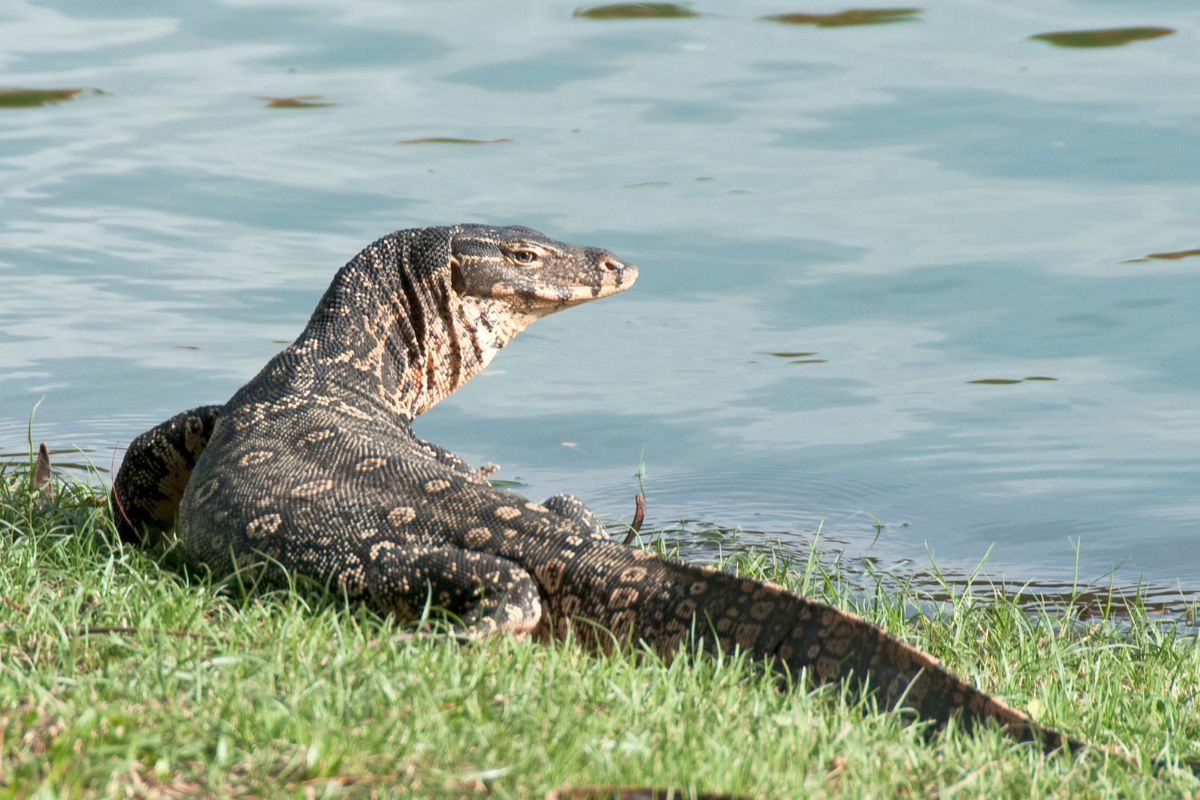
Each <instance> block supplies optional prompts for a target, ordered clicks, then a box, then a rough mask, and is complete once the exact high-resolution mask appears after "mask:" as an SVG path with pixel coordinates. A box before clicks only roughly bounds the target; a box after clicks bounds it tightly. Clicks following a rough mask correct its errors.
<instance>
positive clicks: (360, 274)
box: [285, 239, 535, 422]
mask: <svg viewBox="0 0 1200 800" xmlns="http://www.w3.org/2000/svg"><path fill="white" fill-rule="evenodd" d="M409 244H410V243H409V242H407V241H403V240H402V241H399V242H392V241H389V240H386V239H385V240H381V241H380V242H376V243H375V244H374V245H372V246H371V247H369V248H367V249H366V250H364V251H363V252H362V253H361V254H360V255H359V256H358V257H357V258H355V259H354V260H353V261H351V262H350V263H349V264H347V265H346V266H345V267H343V268H342V269H341V271H339V272H338V274H337V276H336V277H335V278H334V280H333V283H332V284H331V285H330V287H329V289H328V291H327V292H326V293H325V296H324V297H323V298H322V299H321V302H320V304H319V305H318V306H317V309H316V311H315V312H314V313H313V316H312V319H311V320H310V321H309V324H308V326H307V327H306V328H305V330H304V332H303V333H302V334H301V335H300V337H299V338H298V339H297V340H296V342H295V343H294V344H293V345H292V346H291V347H290V348H288V350H289V351H294V354H295V355H296V356H298V357H299V358H300V359H301V361H302V362H308V365H309V366H311V367H314V369H312V371H311V372H310V373H309V374H311V375H313V376H314V385H313V390H314V391H315V392H316V393H318V394H321V395H324V396H327V397H334V396H337V397H338V399H340V400H341V401H343V402H344V403H346V404H347V405H349V406H352V407H354V408H358V409H359V410H361V411H363V412H365V413H368V414H372V415H378V414H379V413H381V412H383V413H386V414H390V415H395V416H398V417H400V418H401V419H402V420H404V421H405V422H411V421H412V419H413V418H414V417H416V416H417V415H418V414H422V413H424V412H425V411H428V410H429V409H430V408H432V407H433V406H434V405H435V404H437V403H438V402H439V401H441V400H442V399H443V398H445V397H447V396H448V395H450V394H451V393H453V392H454V391H455V390H456V389H458V388H459V387H460V386H462V385H463V384H464V383H466V382H467V381H468V380H470V379H471V378H472V377H474V376H475V375H477V374H478V373H479V372H480V371H481V370H483V368H484V367H486V366H487V365H488V364H489V363H490V362H491V360H492V358H494V357H495V355H496V353H498V352H499V351H500V349H501V348H503V347H504V346H505V345H506V344H508V342H510V341H511V340H512V339H513V337H515V336H516V335H517V334H518V333H520V332H521V331H522V330H523V329H524V328H525V327H526V326H528V325H529V324H530V323H531V322H533V320H534V319H535V317H533V316H527V315H522V314H519V313H516V312H514V310H513V309H512V307H511V306H509V305H506V304H503V303H502V302H500V301H497V300H489V299H482V298H476V297H470V296H463V295H461V294H459V293H458V292H457V291H455V289H454V286H453V278H452V272H451V270H450V269H448V268H447V269H441V270H426V269H422V268H421V266H422V265H421V264H419V263H415V262H417V261H418V260H419V259H415V258H413V257H412V256H411V255H410V253H409ZM397 250H398V252H397ZM285 352H287V351H285ZM316 367H319V368H316ZM304 371H305V372H307V370H304ZM318 376H319V377H318Z"/></svg>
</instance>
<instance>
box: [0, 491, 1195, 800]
mask: <svg viewBox="0 0 1200 800" xmlns="http://www.w3.org/2000/svg"><path fill="white" fill-rule="evenodd" d="M56 488H57V493H56V496H55V498H54V499H53V500H52V501H47V500H46V498H45V497H44V496H43V494H42V493H39V492H37V491H35V490H34V489H33V487H32V485H31V479H30V473H29V472H28V470H26V469H24V468H20V469H14V468H11V467H10V468H7V469H0V797H32V796H39V797H42V796H46V797H52V796H70V797H113V796H164V797H177V796H214V795H215V796H240V795H256V796H270V797H274V796H283V797H290V796H297V797H299V796H303V797H314V796H316V797H342V796H364V797H366V796H398V797H501V798H508V797H512V798H531V797H544V796H550V793H551V792H552V791H554V790H556V789H562V788H564V787H573V786H597V785H600V786H618V785H640V786H677V787H685V789H686V791H685V793H684V794H683V795H682V796H684V797H687V796H698V795H699V794H700V793H702V792H718V791H719V792H729V793H734V794H739V795H745V796H751V797H770V798H775V797H778V798H792V797H865V796H879V797H926V796H931V795H934V794H936V795H939V796H944V797H950V796H968V797H983V796H989V797H990V796H1020V797H1031V796H1034V797H1067V796H1087V797H1098V796H1110V797H1149V796H1155V797H1157V796H1172V795H1178V796H1188V795H1194V794H1195V793H1196V792H1198V791H1200V781H1198V780H1197V779H1196V778H1195V777H1194V776H1193V775H1192V774H1191V773H1190V772H1188V771H1186V770H1182V769H1155V767H1154V766H1153V765H1152V763H1151V760H1152V759H1154V758H1165V759H1167V760H1173V759H1179V758H1191V759H1197V758H1200V745H1198V744H1197V743H1196V742H1197V741H1198V739H1200V711H1198V710H1197V693H1198V691H1200V648H1198V646H1197V641H1196V639H1195V637H1194V636H1192V635H1185V634H1184V633H1182V632H1180V631H1179V630H1178V629H1176V628H1174V627H1171V626H1166V625H1163V624H1162V623H1161V622H1158V623H1156V622H1153V621H1152V620H1150V618H1149V616H1148V614H1146V613H1145V611H1144V609H1142V607H1141V606H1140V605H1139V603H1138V602H1137V600H1136V598H1133V599H1132V600H1131V599H1130V598H1125V599H1124V604H1123V606H1122V608H1125V609H1128V617H1127V618H1124V619H1123V620H1121V624H1119V625H1118V624H1115V622H1116V621H1114V620H1100V621H1099V622H1089V623H1087V624H1084V623H1082V622H1081V621H1080V620H1079V619H1078V618H1077V617H1076V616H1074V615H1073V614H1072V612H1070V611H1069V610H1067V611H1062V610H1059V611H1056V612H1055V613H1054V614H1053V615H1051V614H1031V613H1030V610H1029V608H1028V606H1027V605H1018V604H1017V603H1015V602H1013V601H1011V600H1008V599H1005V598H1003V597H997V596H992V595H990V594H988V593H987V592H981V591H979V590H978V589H969V590H968V591H965V592H956V593H955V596H954V598H953V600H952V602H951V603H950V604H949V605H948V607H947V612H946V613H945V614H942V615H939V616H937V617H936V618H932V619H931V618H928V617H925V616H920V615H918V616H913V615H912V614H911V609H912V608H913V607H914V605H918V604H919V601H920V599H921V598H918V597H915V596H913V595H912V593H911V591H910V590H906V589H903V588H901V589H883V588H878V589H876V590H875V591H874V592H873V593H868V594H867V595H865V596H864V595H863V594H862V593H859V592H853V593H852V592H851V591H850V590H849V589H848V588H847V585H848V584H847V582H846V581H845V580H843V576H842V575H841V574H840V573H838V572H837V571H836V570H835V569H831V568H829V567H828V566H824V565H822V564H821V563H820V561H819V560H817V559H816V558H811V559H810V560H809V561H808V562H807V563H803V564H791V563H787V562H784V561H781V560H779V559H778V558H776V557H775V556H772V555H771V554H769V553H757V554H751V555H748V556H737V557H734V558H731V559H729V560H727V561H725V562H724V565H723V566H724V568H725V569H728V570H735V571H737V572H740V573H742V574H745V575H750V576H754V577H759V578H765V579H769V580H774V581H778V582H781V583H785V584H787V585H789V586H791V587H792V588H794V589H797V590H799V591H803V592H805V593H806V594H809V595H810V596H814V597H816V598H819V599H821V600H824V601H826V602H830V603H833V604H836V605H838V606H841V607H844V608H849V609H851V610H854V611H856V612H858V613H861V614H863V615H865V616H866V617H868V618H870V619H872V620H874V621H876V622H878V623H880V624H882V625H883V626H885V627H886V628H887V629H888V630H890V631H892V632H894V633H896V634H898V635H899V636H901V637H903V638H905V639H906V640H908V641H910V642H912V643H914V644H916V645H917V646H919V647H922V648H925V649H927V650H929V651H930V652H932V653H933V654H934V655H936V656H937V657H938V658H941V659H942V660H943V661H945V662H947V664H948V666H949V667H951V668H952V669H954V670H956V671H958V672H959V673H960V674H963V675H965V676H967V677H969V678H970V679H971V680H973V681H975V682H976V683H978V684H980V685H982V686H984V687H985V688H986V689H988V690H989V691H991V692H993V693H994V694H996V695H998V696H999V697H1001V698H1003V699H1004V700H1006V701H1007V702H1009V703H1011V704H1013V705H1015V706H1017V707H1019V708H1023V709H1025V710H1028V711H1029V712H1030V713H1032V714H1033V715H1034V716H1035V717H1036V718H1037V719H1039V720H1042V721H1044V722H1046V723H1049V724H1053V725H1056V726H1060V727H1062V728H1064V729H1066V730H1068V731H1070V732H1072V733H1073V734H1075V735H1077V736H1078V737H1080V738H1083V739H1086V740H1088V741H1090V742H1092V743H1095V744H1097V745H1103V746H1106V747H1108V748H1110V749H1111V750H1114V751H1117V752H1119V753H1123V754H1125V755H1127V756H1128V759H1123V758H1116V757H1112V756H1109V755H1106V754H1104V753H1101V752H1098V751H1097V752H1087V753H1083V754H1080V755H1077V756H1075V757H1071V756H1067V755H1057V756H1049V757H1047V756H1044V755H1043V754H1041V753H1040V752H1038V751H1036V750H1035V749H1033V748H1031V747H1028V746H1023V745H1019V744H1015V743H1013V742H1012V741H1010V740H1008V739H1007V738H1006V737H1004V736H1003V735H1001V734H1000V733H999V732H998V731H995V730H990V731H984V732H982V733H978V734H976V735H970V736H967V735H962V734H961V733H956V732H955V731H953V730H951V731H950V732H949V733H947V734H946V735H940V736H934V737H932V738H927V737H926V736H925V735H924V731H923V728H922V727H921V726H917V725H909V724H906V723H905V722H904V720H903V718H902V717H901V716H900V715H898V714H895V713H882V712H878V711H875V710H873V709H871V708H870V707H869V704H868V703H864V702H863V701H862V699H861V698H857V697H854V696H852V695H850V694H849V693H847V692H845V691H843V690H840V689H838V688H837V687H826V688H824V689H821V690H818V691H815V692H809V691H802V690H793V691H790V692H782V691H779V690H778V689H777V688H776V685H775V682H774V681H773V680H772V678H771V677H770V675H769V674H767V673H766V671H764V670H763V669H762V668H761V667H760V666H757V665H755V664H753V663H749V662H746V661H744V660H742V659H738V658H716V657H697V658H692V659H677V660H675V661H674V662H673V663H671V664H664V663H662V662H661V661H659V660H658V659H656V658H654V657H652V656H649V655H647V654H644V653H629V652H617V653H613V654H609V655H592V654H588V653H585V652H583V651H582V650H580V649H579V648H578V647H575V646H573V645H572V644H570V643H555V644H551V645H538V644H534V643H532V642H527V641H516V640H513V639H511V638H507V637H499V638H496V639H494V640H492V641H487V642H476V643H467V644H463V643H459V642H456V641H454V640H451V639H448V638H446V637H441V636H436V635H416V636H414V635H409V634H408V633H406V632H405V631H404V630H403V629H401V628H400V627H399V626H397V625H396V624H395V623H393V622H392V621H390V620H386V619H380V618H378V617H377V616H375V615H373V614H371V613H369V612H367V611H366V610H364V609H362V608H358V607H351V606H346V605H345V604H343V603H340V602H338V601H337V600H336V599H324V600H320V599H317V600H315V601H314V599H313V598H312V597H311V596H310V595H305V594H303V593H290V592H270V593H244V592H236V591H229V590H228V587H221V586H216V585H214V584H213V583H212V582H211V581H209V580H208V579H206V578H204V577H203V576H200V577H197V576H195V575H185V574H180V573H179V572H178V571H174V570H171V569H168V568H167V567H166V566H165V560H164V559H163V558H161V557H159V558H157V559H156V558H153V557H151V556H148V555H146V554H144V553H142V552H140V551H138V550H135V549H133V548H129V547H126V546H123V545H122V544H121V543H120V542H119V540H118V539H117V538H116V536H115V534H114V531H113V527H112V520H111V517H110V514H109V510H108V508H107V506H105V505H104V504H103V500H102V493H103V488H102V485H101V483H100V481H99V480H98V479H93V480H92V482H91V483H86V482H79V481H67V482H64V483H59V484H58V486H57V487H56ZM660 547H661V545H660ZM596 796H607V795H596Z"/></svg>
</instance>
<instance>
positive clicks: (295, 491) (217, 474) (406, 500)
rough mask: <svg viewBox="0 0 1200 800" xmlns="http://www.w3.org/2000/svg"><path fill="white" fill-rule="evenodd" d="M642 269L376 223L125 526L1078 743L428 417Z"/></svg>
mask: <svg viewBox="0 0 1200 800" xmlns="http://www.w3.org/2000/svg"><path fill="white" fill-rule="evenodd" d="M637 276H638V269H637V267H635V266H634V265H632V264H629V263H626V262H624V261H621V260H620V259H618V258H617V257H616V256H615V255H613V254H612V253H611V252H609V251H607V250H602V249H599V248H592V247H581V246H577V245H571V244H565V243H563V242H558V241H555V240H553V239H551V238H549V237H547V236H545V235H543V234H541V233H538V232H536V231H533V230H530V229H528V228H520V227H507V228H505V227H488V226H482V225H455V226H450V227H430V228H421V229H411V230H402V231H397V232H395V233H393V234H390V235H388V236H385V237H383V238H381V239H379V240H378V241H376V242H374V243H373V244H371V245H370V246H368V247H367V248H366V249H364V250H363V251H362V252H361V253H359V254H358V256H357V257H355V258H354V259H353V260H351V261H350V262H349V263H348V264H347V265H346V266H344V267H343V268H342V269H341V270H340V271H338V273H337V274H336V275H335V277H334V278H333V282H332V284H331V285H330V286H329V288H328V290H327V291H326V292H325V294H324V296H323V297H322V298H321V301H320V303H319V304H318V305H317V308H316V310H315V311H314V312H313V315H312V317H311V319H310V320H309V322H308V324H307V326H306V327H305V328H304V330H303V331H302V332H301V333H300V335H299V337H298V338H297V339H296V340H295V341H294V342H293V343H292V344H291V345H290V346H288V347H287V348H285V349H284V350H283V351H282V352H280V353H279V354H278V355H276V356H275V357H274V358H273V359H271V360H270V362H268V363H267V365H266V366H265V367H264V368H263V369H262V371H261V372H259V373H258V375H257V376H255V377H254V378H253V379H251V380H250V381H249V382H248V383H247V384H246V385H245V386H243V387H242V388H241V389H239V390H238V391H237V392H236V393H235V394H234V395H233V397H232V398H230V400H229V401H228V402H226V403H224V404H222V405H210V406H202V407H199V408H195V409H191V410H189V411H185V412H183V413H181V414H178V415H176V416H175V417H172V418H171V419H169V420H167V421H166V422H163V423H162V424H160V425H158V426H156V427H154V428H152V429H151V430H149V431H147V432H146V433H144V434H142V435H141V436H139V437H137V438H136V439H134V441H133V442H132V443H131V444H130V446H129V449H128V452H127V454H126V457H125V460H124V462H123V463H122V465H121V469H120V471H119V473H118V475H117V477H116V479H115V481H114V486H113V493H112V497H113V504H114V513H115V515H116V517H117V520H118V529H119V531H120V533H121V536H122V537H123V538H125V539H127V540H129V541H134V542H142V541H145V540H147V539H149V540H161V539H163V538H164V537H168V536H171V535H172V531H174V530H175V525H176V518H177V519H178V543H179V544H180V545H181V546H182V548H183V551H184V553H185V554H186V556H187V557H188V558H189V559H191V560H194V561H196V562H200V563H203V564H206V565H208V567H210V568H211V570H212V571H213V573H214V574H216V575H218V576H221V575H228V574H230V573H231V572H232V571H234V570H239V569H251V568H254V567H256V566H257V567H260V568H261V565H262V564H264V563H266V564H267V565H269V566H268V567H267V568H266V569H267V571H268V572H271V573H273V574H276V575H278V574H279V573H287V574H290V575H292V576H297V577H304V578H308V579H313V580H315V581H318V582H320V583H322V584H324V585H326V586H328V587H330V588H331V589H332V590H334V591H336V592H338V593H342V594H344V595H346V596H348V597H349V598H351V599H353V600H359V601H362V602H365V603H368V604H369V605H370V606H372V607H373V608H375V609H377V610H379V611H381V612H383V613H389V614H395V615H397V616H398V617H400V618H403V619H413V618H416V617H418V616H419V615H420V614H421V613H422V611H423V609H426V608H428V607H429V606H430V605H432V606H436V607H439V608H441V609H445V610H447V611H449V612H452V613H453V615H455V617H456V619H457V620H458V625H459V630H460V631H461V632H462V633H464V634H466V635H471V636H486V635H488V634H492V633H495V632H498V631H508V632H511V633H513V634H516V635H533V636H536V637H541V638H562V637H565V636H566V634H567V632H568V631H569V630H570V631H572V633H573V636H574V637H575V639H576V640H577V641H581V642H583V643H584V644H585V645H589V646H592V647H596V648H601V649H608V648H611V647H613V646H616V645H619V644H621V643H625V642H641V643H644V644H645V645H648V646H649V647H650V648H651V649H653V650H654V651H655V652H657V653H658V654H660V655H661V656H662V657H664V658H668V659H669V658H671V657H673V656H675V655H676V654H677V653H678V652H680V651H681V650H682V649H686V648H681V645H688V644H689V643H690V644H692V645H695V644H696V643H697V642H699V643H700V644H701V645H702V646H704V647H706V648H709V649H713V648H721V649H723V650H726V651H732V650H734V649H740V650H741V651H744V652H746V653H749V654H750V655H752V656H754V657H756V658H759V659H762V660H764V661H768V662H770V663H771V664H773V665H774V667H775V668H776V669H778V670H780V671H781V672H783V673H786V674H788V675H790V676H793V677H799V676H801V675H802V674H803V675H807V676H808V679H809V680H812V681H815V682H833V681H848V682H850V683H852V684H854V685H856V686H860V687H861V686H866V687H869V690H870V691H871V692H873V693H874V695H875V697H876V698H878V700H879V701H880V702H881V703H882V704H884V705H887V706H889V707H891V706H896V705H899V706H903V707H906V708H908V709H912V710H913V711H915V712H916V713H917V715H919V716H920V717H921V718H924V719H927V720H932V721H933V722H934V723H936V724H937V726H940V725H944V724H945V723H946V722H948V721H949V720H950V719H951V718H952V717H957V718H958V719H959V720H960V722H961V724H963V725H964V726H966V727H972V726H973V725H974V724H976V723H979V722H981V721H985V720H992V721H994V722H995V723H998V724H999V725H1001V726H1003V728H1004V729H1006V730H1007V731H1008V732H1009V733H1010V734H1011V735H1012V736H1014V737H1015V738H1017V739H1020V740H1033V741H1036V742H1037V743H1038V744H1039V745H1040V746H1041V747H1043V748H1045V749H1046V750H1054V749H1057V748H1060V747H1066V748H1069V749H1072V750H1075V749H1078V748H1080V747H1082V746H1083V744H1082V743H1081V742H1079V741H1077V740H1075V739H1072V738H1070V737H1068V736H1066V735H1064V734H1063V733H1061V732H1059V731H1057V730H1054V729H1052V728H1049V727H1046V726H1043V725H1040V724H1038V723H1036V722H1034V721H1033V720H1032V719H1031V718H1030V717H1028V716H1027V715H1026V714H1024V713H1022V712H1020V711H1018V710H1017V709H1015V708H1012V707H1010V706H1008V705H1005V704H1004V703H1003V702H1001V701H1000V700H998V699H996V698H995V697H992V696H991V695H989V694H987V693H985V692H983V691H981V690H980V689H978V688H976V687H975V686H973V685H971V684H970V683H968V682H967V681H965V680H963V679H961V678H959V677H957V676H956V675H954V674H952V673H951V672H950V671H948V670H947V669H946V668H944V667H943V666H942V665H941V664H940V663H939V662H938V661H937V660H936V659H934V658H933V657H932V656H930V655H928V654H927V653H925V652H922V651H921V650H919V649H917V648H914V647H912V646H910V645H908V644H906V643H904V642H903V641H901V640H900V639H898V638H896V637H895V636H893V635H891V634H889V633H887V632H886V631H884V630H883V629H882V628H879V627H877V626H875V625H873V624H870V623H869V622H867V621H865V620H864V619H862V618H860V617H858V616H856V615H854V614H851V613H848V612H846V611H842V610H839V609H837V608H835V607H832V606H829V605H825V604H823V603H819V602H816V601H814V600H811V599H808V598H806V597H803V596H801V595H798V594H795V593H792V592H789V591H786V590H784V589H783V588H781V587H779V586H776V585H773V584H771V583H766V582H762V581H756V580H750V579H747V578H743V577H738V576H736V575H733V574H729V573H726V572H721V571H718V570H716V569H712V568H710V567H706V566H701V565H697V564H691V563H683V562H680V561H675V560H670V559H665V558H660V557H658V556H656V555H654V554H652V553H649V552H646V551H644V550H640V549H635V548H628V547H625V546H623V545H621V544H619V543H617V542H614V541H610V540H609V538H608V537H607V536H606V534H605V532H604V528H603V527H602V526H601V525H600V524H599V523H598V522H597V521H596V518H595V517H594V515H592V513H591V512H590V511H589V510H588V509H587V507H586V506H584V505H583V503H581V502H580V501H579V500H577V499H575V498H574V497H571V496H568V495H558V496H555V497H552V498H550V499H549V500H547V501H545V502H543V503H535V502H530V501H528V500H526V499H525V498H523V497H521V496H519V495H517V494H515V493H513V492H510V491H506V490H504V489H501V488H496V487H493V486H492V485H491V484H490V483H489V482H488V480H487V478H486V476H485V475H484V474H483V473H482V472H480V471H478V470H474V469H472V468H470V467H469V466H467V465H466V464H465V463H464V462H463V461H462V460H461V459H459V458H458V457H457V456H455V455H454V454H452V453H450V452H448V451H446V450H443V449H442V448H440V447H437V446H436V445H433V444H430V443H428V442H424V441H422V440H421V439H418V438H417V437H416V436H415V435H414V434H413V431H412V428H411V424H412V422H413V419H414V418H415V417H416V416H417V415H419V414H421V413H422V412H424V411H426V410H428V409H429V408H431V407H432V406H433V405H434V404H436V403H437V402H438V401H439V400H441V399H442V398H444V397H446V396H447V395H449V394H450V393H451V392H453V391H454V390H455V389H457V388H458V387H459V386H462V385H463V384H464V383H465V382H466V381H467V380H468V379H470V378H471V377H472V376H473V375H475V374H477V373H478V372H479V371H480V370H482V369H483V368H484V367H486V366H487V365H488V363H489V362H490V361H491V360H492V358H493V357H494V356H495V355H496V353H497V352H498V351H499V350H500V349H501V348H503V347H504V346H505V344H507V343H508V342H509V341H511V340H512V338H513V337H514V336H516V335H517V333H519V332H520V331H521V330H522V329H524V328H525V327H526V326H528V325H529V324H530V323H532V322H533V321H535V320H537V319H538V318H540V317H543V316H545V315H547V314H550V313H553V312H555V311H559V310H561V309H564V308H568V307H571V306H574V305H578V304H580V303H584V302H588V301H591V300H595V299H598V298H602V297H607V296H609V295H612V294H615V293H617V292H621V291H623V290H625V289H628V288H629V287H630V286H632V285H633V283H634V281H635V280H636V279H637ZM613 335H614V337H615V336H616V335H617V334H615V333H614V334H613ZM935 727H936V726H935Z"/></svg>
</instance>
